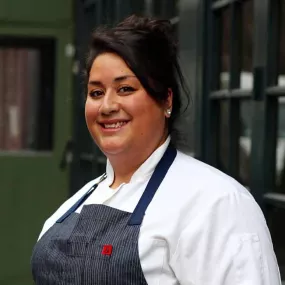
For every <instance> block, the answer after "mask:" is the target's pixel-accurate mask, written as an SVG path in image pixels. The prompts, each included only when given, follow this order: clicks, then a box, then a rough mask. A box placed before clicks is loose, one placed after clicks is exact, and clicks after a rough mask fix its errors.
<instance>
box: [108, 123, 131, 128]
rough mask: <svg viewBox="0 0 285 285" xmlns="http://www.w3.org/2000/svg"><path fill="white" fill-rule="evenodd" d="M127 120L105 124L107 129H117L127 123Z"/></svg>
mask: <svg viewBox="0 0 285 285" xmlns="http://www.w3.org/2000/svg"><path fill="white" fill-rule="evenodd" d="M125 124H126V122H118V123H116V124H104V127H105V128H106V129H117V128H120V127H121V126H123V125H125Z"/></svg>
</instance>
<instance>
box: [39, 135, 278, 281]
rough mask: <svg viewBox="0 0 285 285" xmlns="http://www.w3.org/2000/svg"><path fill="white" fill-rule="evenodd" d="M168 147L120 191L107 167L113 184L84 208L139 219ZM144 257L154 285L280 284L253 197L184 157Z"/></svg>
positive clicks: (151, 217) (175, 167)
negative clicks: (114, 210)
mask: <svg viewBox="0 0 285 285" xmlns="http://www.w3.org/2000/svg"><path fill="white" fill-rule="evenodd" d="M169 142H170V138H168V139H167V140H166V142H165V143H164V144H163V145H161V146H160V147H159V148H158V149H157V150H156V151H155V152H154V153H153V154H152V155H151V156H150V157H149V158H148V159H147V160H146V161H145V162H144V163H143V164H142V165H141V166H140V168H139V169H138V170H137V171H136V172H135V173H134V175H133V176H132V178H131V180H130V182H129V183H123V184H122V185H120V186H119V187H118V188H117V189H111V188H110V187H109V186H110V185H111V184H112V182H113V178H114V172H113V169H112V166H111V164H110V162H109V161H107V166H106V172H107V179H105V180H104V181H103V182H101V183H100V184H99V186H98V187H97V189H96V190H95V191H94V193H92V195H91V196H90V197H89V198H88V199H87V200H86V201H85V203H84V205H86V204H104V205H107V206H110V207H113V208H117V209H119V210H123V211H127V212H133V210H134V209H135V207H136V205H137V203H138V201H139V199H140V197H141V195H142V193H143V191H144V189H145V187H146V185H147V183H148V181H149V179H150V177H151V175H152V173H153V171H154V168H155V166H156V164H157V163H158V161H159V160H160V159H161V157H162V156H163V154H164V152H165V150H166V149H167V147H168V145H169ZM98 180H99V178H97V179H94V180H92V181H90V182H89V183H87V184H86V185H85V186H84V187H83V188H82V189H81V190H79V191H78V192H77V193H76V194H75V195H74V196H73V197H71V198H70V199H68V200H67V201H66V202H65V203H64V204H63V205H62V206H61V207H60V208H59V209H58V210H57V211H56V212H55V213H54V214H53V215H52V216H51V217H50V218H49V219H48V220H47V221H46V223H45V225H44V227H43V230H42V232H41V234H40V237H41V236H42V235H43V234H44V233H45V232H46V231H47V230H48V229H49V228H50V227H51V226H52V225H53V224H54V223H55V222H56V220H57V219H58V218H59V217H61V216H62V215H63V214H64V213H65V212H66V211H67V210H68V209H69V208H70V207H71V206H72V205H73V204H74V203H75V202H76V201H77V200H78V199H79V198H80V197H82V195H83V194H84V193H86V192H87V191H88V190H89V189H90V188H91V187H92V186H93V185H94V184H95V183H96V182H97V181H98ZM81 209H82V206H81V207H80V208H78V209H77V210H76V212H78V213H79V212H80V211H81ZM139 256H140V261H141V267H142V270H143V272H144V275H145V278H146V281H147V282H148V284H149V285H158V284H161V285H177V284H181V285H279V284H281V281H280V274H279V269H278V265H277V262H276V257H275V254H274V251H273V247H272V242H271V237H270V233H269V231H268V228H267V225H266V221H265V219H264V216H263V214H262V212H261V210H260V208H259V207H258V205H257V204H256V202H255V201H254V199H253V198H252V196H251V194H250V193H249V192H248V191H247V190H246V189H245V188H244V187H243V186H241V185H240V184H239V183H238V182H236V181H235V180H234V179H232V178H231V177H229V176H227V175H225V174H224V173H222V172H220V171H218V170H217V169H215V168H213V167H211V166H209V165H207V164H204V163H202V162H200V161H198V160H196V159H194V158H192V157H189V156H188V155H185V154H183V153H182V152H180V151H178V154H177V157H176V159H175V160H174V162H173V164H172V166H171V167H170V169H169V171H168V173H167V175H166V177H165V178H164V180H163V182H162V183H161V185H160V187H159V189H158V190H157V193H156V194H155V196H154V198H153V200H152V202H151V203H150V205H149V206H148V208H147V210H146V214H145V217H144V220H143V223H142V226H141V231H140V236H139ZM157 264H160V267H158V266H157ZM154 265H156V266H154ZM154 268H156V270H154ZM157 268H160V269H159V270H157Z"/></svg>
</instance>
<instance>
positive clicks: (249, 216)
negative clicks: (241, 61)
mask: <svg viewBox="0 0 285 285" xmlns="http://www.w3.org/2000/svg"><path fill="white" fill-rule="evenodd" d="M246 192H247V190H242V191H235V190H234V191H230V192H227V193H226V194H224V195H220V197H217V198H216V199H211V198H210V199H208V200H209V201H207V199H204V205H202V204H201V205H200V207H199V208H200V210H199V211H198V210H197V213H196V215H195V217H194V216H192V217H191V219H189V222H188V224H186V226H185V227H184V229H183V230H182V232H181V235H180V238H179V240H178V243H177V247H176V250H175V252H174V254H173V255H172V257H171V260H170V265H171V266H172V269H173V271H174V274H175V275H176V278H177V279H178V280H179V284H181V285H280V284H281V281H280V274H279V269H278V265H277V261H276V257H275V253H274V250H273V246H272V242H271V237H270V234H269V231H268V228H267V225H266V222H265V219H264V216H263V214H262V212H261V210H260V208H259V206H258V205H257V204H256V202H255V201H254V199H253V198H252V196H251V195H250V194H249V193H246ZM190 220H191V221H190Z"/></svg>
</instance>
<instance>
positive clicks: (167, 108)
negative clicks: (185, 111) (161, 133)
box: [164, 88, 173, 118]
mask: <svg viewBox="0 0 285 285" xmlns="http://www.w3.org/2000/svg"><path fill="white" fill-rule="evenodd" d="M167 93H168V94H167V99H166V101H165V104H164V108H165V117H167V118H169V117H170V116H171V112H172V102H173V92H172V89H171V88H168V90H167Z"/></svg>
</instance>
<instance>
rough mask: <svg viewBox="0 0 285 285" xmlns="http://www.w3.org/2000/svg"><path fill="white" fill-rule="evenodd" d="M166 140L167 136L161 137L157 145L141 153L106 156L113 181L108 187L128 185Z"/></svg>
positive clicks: (131, 152)
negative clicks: (111, 168) (111, 169)
mask: <svg viewBox="0 0 285 285" xmlns="http://www.w3.org/2000/svg"><path fill="white" fill-rule="evenodd" d="M166 138H167V136H163V138H162V140H161V141H159V143H157V144H156V145H155V146H149V147H146V148H144V150H143V151H142V150H139V151H137V152H134V151H129V153H128V154H122V155H120V156H118V155H114V156H108V159H109V161H110V163H111V165H112V167H113V170H114V181H113V183H112V185H111V186H110V187H111V188H112V189H115V188H117V187H119V186H120V185H121V184H122V183H128V182H129V181H130V180H131V178H132V176H133V174H134V173H135V172H136V170H137V169H138V168H139V167H140V166H141V165H142V164H143V163H144V162H145V161H146V160H147V159H148V158H149V157H150V156H151V154H152V153H153V152H154V151H155V150H156V149H157V148H158V147H160V146H161V145H162V144H163V143H164V142H165V140H166Z"/></svg>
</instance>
